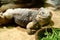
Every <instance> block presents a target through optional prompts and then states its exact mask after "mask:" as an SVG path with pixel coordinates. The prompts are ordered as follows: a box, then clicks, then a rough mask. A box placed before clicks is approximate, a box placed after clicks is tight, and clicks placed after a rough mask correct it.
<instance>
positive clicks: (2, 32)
mask: <svg viewBox="0 0 60 40" xmlns="http://www.w3.org/2000/svg"><path fill="white" fill-rule="evenodd" d="M52 20H53V23H54V25H53V27H58V28H60V11H54V13H53V16H52ZM0 40H35V34H34V35H28V34H27V32H26V30H25V29H23V28H20V27H13V28H10V29H9V28H6V27H4V28H0Z"/></svg>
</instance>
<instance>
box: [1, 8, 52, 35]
mask: <svg viewBox="0 0 60 40" xmlns="http://www.w3.org/2000/svg"><path fill="white" fill-rule="evenodd" d="M51 17H52V13H51V11H50V10H48V9H47V8H43V7H42V8H39V9H38V10H34V9H26V8H24V9H23V8H16V9H8V10H6V12H4V13H0V25H2V24H6V22H7V21H9V20H11V19H13V18H14V22H15V23H16V24H18V25H20V26H23V27H25V28H26V29H27V32H28V33H29V34H31V33H34V32H35V31H36V30H37V29H39V28H40V27H41V26H43V25H45V24H48V23H49V22H50V20H51ZM2 20H3V21H2ZM4 21H6V22H4ZM9 22H10V21H9ZM9 22H8V23H9Z"/></svg>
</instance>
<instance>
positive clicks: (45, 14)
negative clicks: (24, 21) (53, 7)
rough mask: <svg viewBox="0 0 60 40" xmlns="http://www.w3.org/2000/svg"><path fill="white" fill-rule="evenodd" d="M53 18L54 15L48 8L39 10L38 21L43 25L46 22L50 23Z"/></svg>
mask: <svg viewBox="0 0 60 40" xmlns="http://www.w3.org/2000/svg"><path fill="white" fill-rule="evenodd" d="M51 17H52V13H51V11H50V10H49V9H47V8H43V7H42V8H40V9H39V10H38V14H37V16H36V20H37V21H38V22H39V21H40V23H41V24H43V23H45V22H48V21H49V20H51Z"/></svg>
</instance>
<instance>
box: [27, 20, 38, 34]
mask: <svg viewBox="0 0 60 40" xmlns="http://www.w3.org/2000/svg"><path fill="white" fill-rule="evenodd" d="M37 28H38V25H37V22H36V21H32V22H29V23H28V24H27V33H28V34H34V33H35V32H36V29H37Z"/></svg>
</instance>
